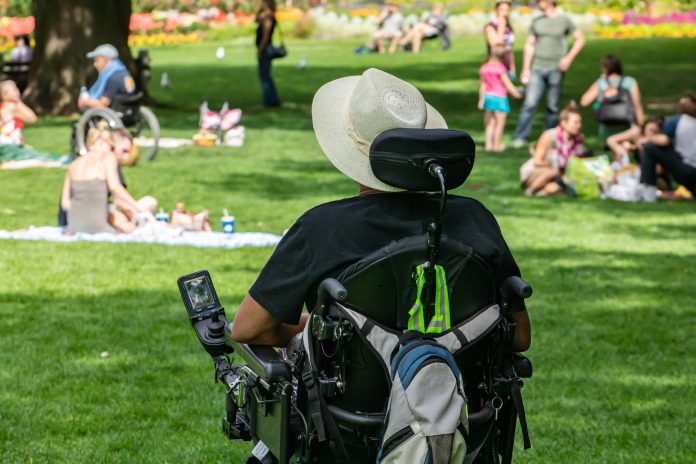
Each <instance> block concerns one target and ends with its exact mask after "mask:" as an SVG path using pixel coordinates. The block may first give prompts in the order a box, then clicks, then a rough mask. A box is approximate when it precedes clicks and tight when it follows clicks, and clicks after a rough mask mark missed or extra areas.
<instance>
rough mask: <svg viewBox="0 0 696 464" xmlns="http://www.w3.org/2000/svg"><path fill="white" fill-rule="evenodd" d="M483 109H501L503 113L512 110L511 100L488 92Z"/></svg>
mask: <svg viewBox="0 0 696 464" xmlns="http://www.w3.org/2000/svg"><path fill="white" fill-rule="evenodd" d="M483 109H484V110H487V111H500V112H501V113H509V112H510V102H509V101H508V99H507V97H500V96H498V95H493V94H492V93H487V94H486V95H485V96H484V99H483Z"/></svg>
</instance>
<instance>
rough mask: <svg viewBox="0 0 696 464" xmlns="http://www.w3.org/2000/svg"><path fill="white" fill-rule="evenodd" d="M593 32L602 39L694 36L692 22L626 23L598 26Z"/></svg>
mask: <svg viewBox="0 0 696 464" xmlns="http://www.w3.org/2000/svg"><path fill="white" fill-rule="evenodd" d="M594 33H595V35H596V36H597V37H600V38H602V39H647V38H654V37H668V38H673V39H682V38H696V27H695V26H694V25H693V24H656V25H645V24H640V25H639V24H628V25H610V26H598V27H597V28H595V30H594Z"/></svg>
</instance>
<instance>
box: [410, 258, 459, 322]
mask: <svg viewBox="0 0 696 464" xmlns="http://www.w3.org/2000/svg"><path fill="white" fill-rule="evenodd" d="M427 266H428V264H427V263H424V264H421V265H420V266H417V267H416V273H415V276H414V279H415V281H416V286H417V289H418V290H417V294H416V301H415V303H413V306H412V307H411V309H410V310H409V312H408V314H409V318H408V330H417V331H419V332H423V329H425V333H442V332H444V331H446V330H449V329H450V327H451V324H450V306H449V292H448V291H447V279H446V277H445V269H444V268H443V267H442V266H438V265H437V264H436V265H435V276H436V280H437V283H436V285H435V314H434V315H433V317H432V319H431V320H430V323H429V324H428V327H427V328H426V327H425V315H424V309H423V302H422V301H421V295H422V293H423V287H424V286H425V268H426V267H427Z"/></svg>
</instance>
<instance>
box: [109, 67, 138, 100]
mask: <svg viewBox="0 0 696 464" xmlns="http://www.w3.org/2000/svg"><path fill="white" fill-rule="evenodd" d="M134 91H135V81H134V80H133V78H132V77H131V75H130V73H128V71H126V70H123V71H116V72H115V73H114V74H113V75H112V76H111V77H110V78H109V82H107V83H106V88H105V89H104V93H103V94H102V96H103V97H106V98H108V99H109V100H111V101H112V102H113V101H114V97H115V96H116V95H129V94H132V93H133V92H134Z"/></svg>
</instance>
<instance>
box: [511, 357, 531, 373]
mask: <svg viewBox="0 0 696 464" xmlns="http://www.w3.org/2000/svg"><path fill="white" fill-rule="evenodd" d="M512 366H513V367H514V368H515V372H517V375H518V376H519V377H520V378H522V379H529V378H531V377H532V371H533V369H532V361H530V360H529V358H527V357H525V356H522V355H521V354H519V353H515V357H514V358H513V360H512Z"/></svg>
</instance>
